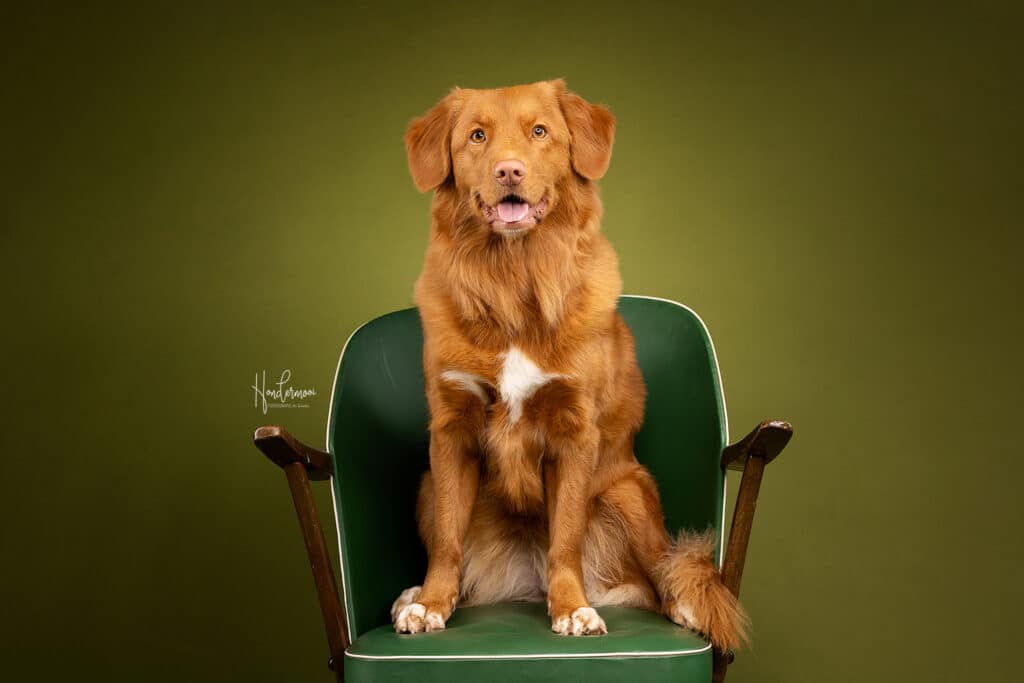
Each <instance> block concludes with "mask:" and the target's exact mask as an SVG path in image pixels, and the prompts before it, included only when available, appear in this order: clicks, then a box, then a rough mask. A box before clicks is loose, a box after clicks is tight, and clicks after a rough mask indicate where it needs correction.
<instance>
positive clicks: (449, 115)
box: [406, 80, 743, 647]
mask: <svg viewBox="0 0 1024 683" xmlns="http://www.w3.org/2000/svg"><path fill="white" fill-rule="evenodd" d="M538 122H542V123H543V124H544V126H545V127H546V130H547V135H546V136H544V139H543V140H539V139H534V138H531V134H530V131H532V130H533V127H534V126H535V125H536V124H537V123H538ZM614 123H615V120H614V117H613V116H612V115H611V113H610V112H609V111H608V110H607V109H606V108H604V107H602V106H599V105H593V104H590V103H588V102H586V101H585V100H583V99H582V98H580V97H579V96H577V95H575V94H572V93H569V92H566V90H565V84H564V83H563V82H562V81H560V80H556V81H546V82H542V83H535V84H532V85H525V86H516V87H511V88H502V89H497V90H464V89H458V88H456V89H455V90H453V91H452V92H451V93H450V94H449V95H448V96H447V97H445V98H444V99H443V100H441V102H439V103H438V104H437V106H436V107H434V108H433V109H432V110H431V111H430V112H428V113H427V114H426V115H425V116H423V117H422V118H420V119H417V120H415V121H413V122H412V123H411V124H410V126H409V130H408V132H407V134H406V148H407V151H408V154H409V166H410V170H411V172H412V176H413V179H414V182H415V184H416V186H417V187H418V188H419V189H420V190H429V189H434V190H435V192H434V199H433V206H432V224H431V232H430V242H429V246H428V248H427V254H426V259H425V263H424V267H423V272H422V274H421V275H420V278H419V280H418V281H417V283H416V303H417V305H418V307H419V310H420V315H421V318H422V322H423V331H424V351H423V361H424V370H425V376H426V387H427V398H428V402H429V405H430V412H431V422H430V432H431V443H430V465H431V471H430V472H428V473H427V475H426V476H425V477H424V480H423V484H422V486H421V490H420V497H419V501H418V506H417V510H418V519H419V525H420V532H421V535H422V537H423V540H424V543H425V545H426V547H427V551H428V557H429V565H428V570H427V576H426V579H425V581H424V584H423V589H422V592H421V593H420V594H419V597H418V598H417V602H418V603H419V604H422V605H424V606H425V608H426V610H427V611H428V612H431V611H432V612H435V613H436V614H438V615H440V618H441V619H447V618H448V616H449V615H450V613H451V611H452V609H454V606H455V604H456V602H460V604H473V603H480V602H493V601H497V600H503V599H531V600H541V599H544V597H545V592H546V597H547V600H548V607H549V613H550V615H551V617H552V620H553V622H557V620H558V619H560V618H565V617H567V616H568V615H570V614H572V612H573V611H574V610H576V609H577V608H580V607H586V606H588V605H590V602H588V597H589V598H590V600H591V601H593V602H594V604H597V605H601V604H632V605H636V606H640V607H644V608H647V609H653V610H657V609H661V608H662V607H663V605H662V601H663V600H664V601H666V606H667V605H668V602H669V601H678V600H688V601H690V604H692V606H693V609H694V610H695V611H696V612H698V613H699V614H698V616H699V617H700V618H704V617H706V620H705V621H704V622H703V623H706V624H707V625H708V630H710V637H711V638H712V640H713V641H714V642H715V644H716V645H719V646H720V647H731V646H732V645H734V644H735V643H736V641H737V638H738V635H739V634H740V633H741V632H742V624H743V620H742V618H741V613H740V612H739V610H738V607H737V605H736V602H735V599H733V598H732V596H731V594H729V592H728V590H726V589H725V588H724V586H722V584H721V581H720V579H719V577H718V573H717V572H716V571H715V570H714V568H713V566H712V565H711V559H710V558H711V554H710V548H708V547H700V548H697V546H693V545H686V546H685V549H683V548H681V547H680V546H676V548H675V549H674V550H672V551H670V541H669V537H668V534H667V533H666V531H665V528H664V524H663V521H662V520H663V517H662V511H661V505H660V502H659V500H658V494H657V489H656V487H655V485H654V482H653V480H652V478H651V476H650V474H649V473H648V472H647V470H646V469H644V468H643V467H642V466H641V465H640V464H639V463H637V461H636V458H635V457H634V455H633V437H634V435H635V434H636V432H637V430H638V429H639V428H640V424H641V422H642V420H643V406H644V398H645V389H644V385H643V379H642V377H641V374H640V371H639V368H638V366H637V363H636V357H635V354H634V350H633V338H632V336H631V334H630V332H629V329H628V327H627V326H626V324H625V323H624V321H623V320H622V318H621V317H620V316H619V314H618V313H617V312H616V303H617V299H618V295H619V292H620V289H621V280H620V276H619V272H618V263H617V259H616V256H615V252H614V251H613V250H612V247H611V245H610V244H609V242H608V241H607V239H605V237H604V236H603V235H602V234H601V232H600V225H599V223H600V218H601V210H602V209H601V202H600V199H599V197H598V194H597V189H596V186H595V183H594V181H596V180H597V179H599V178H600V177H601V176H602V175H603V174H604V172H605V170H606V169H607V167H608V163H609V161H610V158H611V149H612V143H613V139H614ZM477 127H481V128H482V129H484V130H486V131H487V143H486V144H471V143H470V141H469V139H470V135H471V132H472V130H474V129H475V128H477ZM506 158H515V159H518V160H520V161H522V162H523V163H524V164H525V168H526V169H527V175H526V178H525V180H524V181H523V184H522V187H521V188H520V190H519V191H518V192H519V193H520V194H522V195H523V196H524V197H525V198H526V199H527V200H528V202H529V203H531V204H536V203H538V202H540V201H541V198H542V197H547V198H548V201H549V210H548V211H547V213H546V214H545V215H544V216H543V218H542V219H541V220H540V222H539V223H538V224H537V225H536V227H534V228H532V229H531V230H529V232H527V233H526V234H523V235H519V236H516V237H509V236H507V235H505V234H498V233H497V232H496V231H495V230H493V229H492V227H491V226H490V225H489V224H488V223H487V222H486V220H485V219H484V217H483V216H482V214H481V209H479V208H478V202H483V203H485V204H487V205H493V204H494V203H496V202H497V201H499V199H500V197H501V193H502V191H503V190H502V188H500V187H496V184H495V181H494V179H493V176H492V169H493V167H494V164H495V163H496V162H497V161H500V160H503V159H506ZM513 345H514V346H515V347H516V348H518V349H520V350H521V351H522V352H523V353H525V354H526V356H527V357H528V358H530V359H533V361H534V362H535V363H536V364H537V365H538V366H540V367H541V368H542V369H543V371H544V372H546V373H554V374H557V375H559V377H558V378H556V379H553V380H551V381H549V382H548V383H547V384H544V385H543V386H541V387H540V388H539V389H537V390H536V392H535V393H533V394H532V395H531V396H530V397H529V399H528V400H526V401H525V403H524V404H523V406H522V415H521V417H520V418H519V419H518V420H513V419H512V417H511V416H510V412H509V406H507V405H506V404H505V402H503V401H502V400H501V398H500V396H498V395H497V394H496V393H495V390H494V389H493V387H497V386H498V377H499V373H500V372H501V369H502V364H503V359H504V354H505V353H506V352H507V351H508V350H509V348H510V347H511V346H513ZM446 370H458V371H461V372H466V373H472V374H473V375H475V376H478V377H480V378H483V379H484V380H485V381H486V382H487V383H488V384H489V385H490V387H491V388H489V389H488V395H487V396H486V404H485V402H483V401H481V400H480V398H478V397H477V396H476V395H474V394H473V393H472V392H471V391H466V390H465V389H463V388H460V387H458V386H455V385H453V384H452V383H451V382H450V381H448V380H445V379H442V377H441V375H442V373H443V372H445V371H446ZM667 613H668V612H667Z"/></svg>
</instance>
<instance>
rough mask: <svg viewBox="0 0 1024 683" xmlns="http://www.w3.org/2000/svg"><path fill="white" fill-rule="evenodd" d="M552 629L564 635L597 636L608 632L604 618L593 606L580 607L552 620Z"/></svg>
mask: <svg viewBox="0 0 1024 683" xmlns="http://www.w3.org/2000/svg"><path fill="white" fill-rule="evenodd" d="M551 630H552V631H554V632H555V633H558V634H559V635H563V636H596V635H603V634H605V633H608V627H607V626H605V625H604V619H602V618H601V615H600V614H598V613H597V610H596V609H594V608H593V607H580V608H578V609H576V610H575V611H574V612H573V613H572V614H571V615H570V616H568V617H559V618H558V619H555V620H554V621H552V622H551Z"/></svg>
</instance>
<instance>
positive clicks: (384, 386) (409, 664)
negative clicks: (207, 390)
mask: <svg viewBox="0 0 1024 683" xmlns="http://www.w3.org/2000/svg"><path fill="white" fill-rule="evenodd" d="M619 310H620V312H621V313H622V315H623V317H624V318H625V320H626V323H627V324H628V325H629V327H630V329H631V330H632V331H633V335H634V337H635V338H636V351H637V357H638V359H639V361H640V367H641V369H642V371H643V375H644V380H645V382H646V384H647V405H646V413H645V415H646V417H645V421H644V426H643V429H642V430H641V431H640V433H639V434H638V435H637V438H636V446H635V450H636V455H637V458H639V460H640V462H642V463H643V464H644V465H646V466H647V467H648V468H649V469H650V470H651V472H652V473H653V474H654V476H655V478H656V480H657V482H658V489H659V492H660V494H661V499H662V504H663V507H664V509H665V522H666V525H667V526H668V528H669V530H670V531H675V530H678V529H680V528H684V527H685V528H690V529H706V528H708V527H713V528H714V529H716V530H717V531H718V532H719V534H721V529H722V513H723V509H722V508H723V502H724V485H725V479H724V474H723V472H722V470H721V468H720V467H719V457H720V454H721V451H722V448H723V447H724V445H725V442H726V439H727V435H728V428H727V425H726V417H725V405H724V402H723V399H722V392H721V388H720V385H719V377H718V367H717V362H716V359H715V355H714V349H713V347H712V345H711V339H710V338H709V336H708V334H707V330H706V329H705V327H704V325H703V323H702V322H701V321H700V319H699V318H698V317H697V316H696V314H694V313H693V312H692V311H691V310H689V309H688V308H685V307H683V306H681V305H680V304H677V303H674V302H670V301H665V300H661V299H652V298H646V297H633V296H624V297H622V298H621V299H620V300H619ZM422 345H423V335H422V332H421V329H420V321H419V316H418V315H417V312H416V310H415V309H407V310H403V311H398V312H395V313H390V314H388V315H385V316H382V317H380V318H377V319H376V320H373V321H371V322H369V323H367V324H365V325H363V326H362V327H361V328H359V329H358V330H356V331H355V332H354V333H353V335H352V337H351V338H350V339H349V340H348V342H347V343H346V346H345V348H344V349H343V351H342V358H341V360H340V362H339V366H338V373H337V377H336V378H335V384H334V395H333V397H332V399H331V416H330V420H329V424H328V438H327V442H328V450H329V451H330V453H331V458H332V459H333V461H334V468H335V472H336V475H337V476H335V477H334V479H333V481H332V486H333V490H332V493H333V494H334V502H335V515H336V518H337V523H338V536H339V542H340V545H341V570H342V584H343V592H344V599H345V606H346V609H347V611H348V620H349V630H350V633H351V635H352V640H353V642H352V645H351V647H350V648H349V651H348V656H347V657H346V658H345V674H346V680H347V681H351V682H358V681H364V680H365V681H370V680H372V681H385V680H400V679H405V678H412V677H416V678H417V679H418V680H446V681H451V680H482V679H484V678H485V677H490V678H491V679H492V680H506V679H509V678H513V679H515V680H556V679H557V680H565V679H566V676H568V677H569V678H570V679H576V678H579V677H581V676H584V675H585V676H586V678H587V680H593V681H597V680H615V681H621V680H626V679H627V677H628V679H629V680H630V681H631V682H632V683H640V682H641V681H646V680H667V679H668V678H669V677H671V678H672V680H675V681H708V680H709V679H710V675H711V673H710V672H711V652H710V648H709V647H708V646H707V644H706V643H705V642H704V641H703V640H701V639H699V638H697V637H696V636H694V635H692V634H690V633H687V632H686V631H683V630H682V629H680V628H679V627H678V626H676V625H674V624H672V623H671V622H669V621H668V620H667V619H665V618H664V617H662V616H659V615H657V614H652V613H649V612H644V611H642V610H635V609H629V608H608V607H605V608H601V610H600V611H601V614H602V616H603V617H604V619H605V622H606V623H607V625H608V629H609V633H608V635H607V636H601V637H585V638H568V637H564V636H556V635H554V634H552V633H550V623H549V621H548V619H547V616H546V615H545V613H544V606H543V605H532V604H526V603H507V604H502V605H494V606H484V607H473V608H460V609H458V610H456V611H455V613H454V614H453V615H452V618H451V620H450V621H449V623H448V628H447V629H446V630H445V631H442V632H438V633H430V634H417V635H413V636H409V635H398V634H396V633H394V631H393V630H392V629H391V626H390V614H389V610H390V607H391V603H392V602H393V601H394V599H395V598H396V597H397V596H398V594H399V593H400V592H401V591H402V590H403V589H405V588H408V587H409V586H413V585H417V584H419V583H421V581H422V579H423V574H424V571H425V569H426V556H425V552H424V550H423V546H422V544H421V543H420V541H419V539H418V537H417V534H416V522H415V511H414V508H415V497H416V489H417V486H418V484H419V479H420V477H421V475H422V473H423V472H424V471H425V470H426V469H427V467H428V456H427V452H428V444H429V435H428V433H427V421H428V415H427V405H426V398H425V394H424V388H423V367H422Z"/></svg>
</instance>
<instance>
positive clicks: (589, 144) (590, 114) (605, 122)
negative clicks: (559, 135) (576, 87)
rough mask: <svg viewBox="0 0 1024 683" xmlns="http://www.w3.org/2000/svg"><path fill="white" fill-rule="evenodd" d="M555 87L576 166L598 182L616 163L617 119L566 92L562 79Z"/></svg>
mask: <svg viewBox="0 0 1024 683" xmlns="http://www.w3.org/2000/svg"><path fill="white" fill-rule="evenodd" d="M553 85H554V86H555V88H556V89H557V90H558V103H559V105H560V106H561V107H562V115H563V116H565V122H566V123H567V124H569V134H570V135H571V136H572V141H571V143H570V148H569V154H570V157H571V158H572V167H573V168H574V169H576V172H577V173H579V174H580V175H581V176H583V177H584V178H587V179H589V180H597V179H598V178H600V177H601V176H603V175H604V174H605V171H607V170H608V164H609V163H610V162H611V160H612V144H613V143H614V142H615V117H614V116H612V113H611V112H610V111H608V108H607V107H605V106H603V105H600V104H591V103H590V102H587V101H586V100H585V99H583V98H582V97H580V96H579V95H577V94H576V93H571V92H566V91H565V82H564V81H562V79H558V80H556V81H553Z"/></svg>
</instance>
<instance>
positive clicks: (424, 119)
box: [405, 88, 458, 192]
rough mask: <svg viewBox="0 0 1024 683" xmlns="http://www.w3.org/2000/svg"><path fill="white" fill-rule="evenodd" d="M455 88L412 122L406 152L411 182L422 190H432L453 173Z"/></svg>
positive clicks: (406, 136) (407, 135)
mask: <svg viewBox="0 0 1024 683" xmlns="http://www.w3.org/2000/svg"><path fill="white" fill-rule="evenodd" d="M457 91H458V89H457V88H456V89H455V90H453V91H452V92H451V93H449V94H448V96H447V97H445V98H444V99H443V100H441V101H440V102H438V103H437V104H436V105H434V108H433V109H431V110H430V111H428V112H427V113H426V114H424V115H423V116H421V117H420V118H418V119H415V120H413V121H412V122H411V123H410V124H409V128H408V129H407V130H406V131H405V151H406V153H407V154H408V155H409V171H411V172H412V182H413V183H414V184H415V185H416V189H417V190H419V191H420V192H426V191H427V190H433V189H434V188H436V187H437V186H438V185H441V184H442V183H444V181H445V180H447V179H448V176H449V175H451V172H452V153H451V138H452V121H453V119H454V111H453V105H454V101H455V98H456V96H457Z"/></svg>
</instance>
